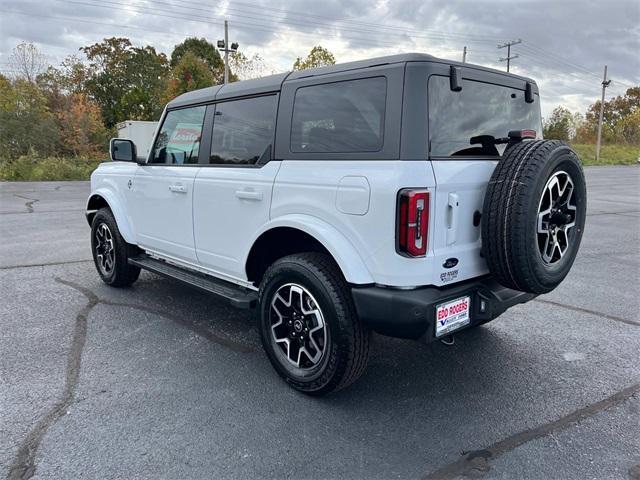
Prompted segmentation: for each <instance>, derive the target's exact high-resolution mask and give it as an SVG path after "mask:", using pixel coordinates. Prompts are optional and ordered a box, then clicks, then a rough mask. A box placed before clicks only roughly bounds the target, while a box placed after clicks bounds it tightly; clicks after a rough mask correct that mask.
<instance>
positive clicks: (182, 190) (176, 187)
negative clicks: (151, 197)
mask: <svg viewBox="0 0 640 480" xmlns="http://www.w3.org/2000/svg"><path fill="white" fill-rule="evenodd" d="M169 190H171V191H172V192H176V193H187V187H186V186H184V185H182V184H181V183H175V184H173V185H169Z"/></svg>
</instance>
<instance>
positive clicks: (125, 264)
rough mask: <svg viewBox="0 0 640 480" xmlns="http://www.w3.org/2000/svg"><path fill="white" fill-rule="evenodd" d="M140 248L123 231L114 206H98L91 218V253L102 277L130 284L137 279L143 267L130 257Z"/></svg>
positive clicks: (113, 282)
mask: <svg viewBox="0 0 640 480" xmlns="http://www.w3.org/2000/svg"><path fill="white" fill-rule="evenodd" d="M137 252H138V247H136V246H135V245H131V244H128V243H127V242H125V240H124V238H122V236H121V235H120V230H118V224H117V223H116V220H115V218H114V217H113V214H112V213H111V210H109V209H108V208H102V209H100V210H98V212H97V213H96V214H95V216H94V217H93V221H92V222H91V253H92V254H93V262H94V263H95V265H96V270H98V274H99V275H100V278H101V279H102V281H103V282H104V283H106V284H107V285H111V286H112V287H128V286H129V285H131V284H132V283H133V282H135V281H136V280H137V279H138V276H139V275H140V268H138V267H135V266H133V265H130V264H129V257H132V256H134V255H135V254H136V253H137Z"/></svg>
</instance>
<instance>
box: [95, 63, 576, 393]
mask: <svg viewBox="0 0 640 480" xmlns="http://www.w3.org/2000/svg"><path fill="white" fill-rule="evenodd" d="M110 155H111V160H112V161H111V162H106V163H102V164H101V165H100V166H99V167H98V169H97V170H96V171H95V172H94V173H93V175H92V176H91V195H90V197H89V200H88V204H87V208H86V212H87V219H88V221H89V224H90V225H91V246H92V251H93V257H94V260H95V264H96V268H97V270H98V273H99V275H100V277H101V278H102V280H103V281H104V282H106V283H107V284H109V285H112V286H114V287H125V286H128V285H131V284H132V283H133V282H134V281H135V280H136V279H137V278H138V275H139V273H140V269H146V270H149V271H151V272H155V273H157V274H160V275H164V276H167V277H171V278H175V279H178V280H180V281H183V282H186V283H188V284H191V285H193V286H195V287H198V288H200V289H203V290H206V291H208V292H211V293H212V294H214V295H217V296H219V297H222V298H224V299H227V300H228V301H230V302H231V303H232V304H233V305H236V306H238V307H245V308H255V309H256V311H257V315H256V316H257V322H258V329H259V331H260V335H261V338H262V343H263V346H264V349H265V351H266V353H267V356H268V357H269V360H270V361H271V363H272V364H273V366H274V368H275V369H276V371H277V372H278V373H279V374H280V375H281V376H282V377H283V378H284V379H285V380H286V381H287V382H288V383H289V384H290V385H291V386H292V387H294V388H296V389H298V390H300V391H302V392H305V393H308V394H314V395H321V394H325V393H329V392H331V391H335V390H337V389H340V388H343V387H345V386H347V385H349V384H350V383H352V382H353V381H355V380H356V379H357V378H358V377H359V376H360V375H361V374H362V372H363V371H364V369H365V366H366V364H367V358H368V353H369V342H370V333H371V332H372V331H375V332H379V333H381V334H384V335H390V336H395V337H402V338H411V339H419V340H420V341H431V340H434V339H443V338H446V337H448V336H450V335H451V334H452V332H454V331H458V330H460V329H463V328H470V327H475V326H478V325H481V324H483V323H486V322H488V321H490V320H492V319H494V318H496V317H497V316H498V315H500V314H501V313H503V312H504V311H505V310H506V309H507V308H509V307H511V306H513V305H516V304H519V303H523V302H526V301H529V300H531V299H532V298H534V297H535V296H536V295H538V294H541V293H545V292H549V291H551V290H552V289H553V288H555V287H556V286H557V285H558V284H559V283H560V282H561V281H562V280H563V279H564V277H565V276H566V275H567V273H568V272H569V269H570V268H571V266H572V264H573V261H574V259H575V257H576V253H577V252H578V248H579V245H580V240H581V238H582V233H583V228H584V222H585V212H586V188H585V180H584V176H583V172H582V168H581V166H580V163H579V160H578V158H577V156H576V154H575V153H574V152H573V151H572V150H571V149H570V148H569V147H568V146H566V145H565V144H564V143H562V142H559V141H546V140H542V139H541V118H540V100H539V96H538V88H537V86H536V84H535V82H534V81H533V80H531V79H528V78H523V77H519V76H516V75H512V74H505V73H502V72H498V71H495V70H491V69H487V68H482V67H479V66H473V65H469V64H461V63H456V62H451V61H447V60H441V59H437V58H434V57H432V56H430V55H424V54H403V55H395V56H389V57H383V58H375V59H371V60H366V61H358V62H353V63H345V64H341V65H334V66H330V67H323V68H318V69H313V70H304V71H297V72H291V73H286V74H281V75H273V76H270V77H266V78H261V79H256V80H248V81H242V82H237V83H231V84H228V85H224V86H215V87H211V88H205V89H202V90H198V91H192V92H189V93H186V94H184V95H181V96H179V97H178V98H176V99H175V100H173V101H171V102H170V103H169V104H168V105H167V106H166V109H165V111H164V113H163V115H162V118H161V121H160V123H159V127H158V131H157V132H156V134H155V140H154V144H153V147H152V149H151V151H150V153H149V155H148V158H137V156H136V148H135V145H134V144H133V143H132V142H131V141H130V140H126V139H113V140H111V143H110Z"/></svg>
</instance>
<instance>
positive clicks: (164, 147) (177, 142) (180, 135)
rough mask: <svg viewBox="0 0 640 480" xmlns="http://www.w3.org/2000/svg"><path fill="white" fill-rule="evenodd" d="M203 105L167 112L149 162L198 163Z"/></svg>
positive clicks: (171, 163) (170, 163)
mask: <svg viewBox="0 0 640 480" xmlns="http://www.w3.org/2000/svg"><path fill="white" fill-rule="evenodd" d="M204 112H205V107H204V106H200V107H191V108H182V109H180V110H171V111H169V112H167V115H166V116H165V119H164V122H163V123H162V128H161V129H160V132H159V133H158V138H157V139H156V143H155V144H154V146H153V157H152V158H151V160H150V162H149V163H164V164H169V165H183V164H194V163H198V151H199V148H200V138H201V136H202V123H203V121H204Z"/></svg>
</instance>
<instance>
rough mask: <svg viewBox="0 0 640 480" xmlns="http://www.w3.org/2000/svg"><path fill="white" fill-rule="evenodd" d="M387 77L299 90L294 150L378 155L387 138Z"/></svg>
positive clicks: (294, 110) (295, 101)
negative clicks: (385, 127)
mask: <svg viewBox="0 0 640 480" xmlns="http://www.w3.org/2000/svg"><path fill="white" fill-rule="evenodd" d="M386 96H387V81H386V79H385V78H384V77H374V78H364V79H358V80H348V81H344V82H336V83H327V84H323V85H313V86H310V87H302V88H299V89H298V90H297V91H296V96H295V100H294V105H293V119H292V125H291V151H292V152H304V153H343V152H377V151H378V150H380V149H381V148H382V141H383V137H384V113H385V103H386Z"/></svg>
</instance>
